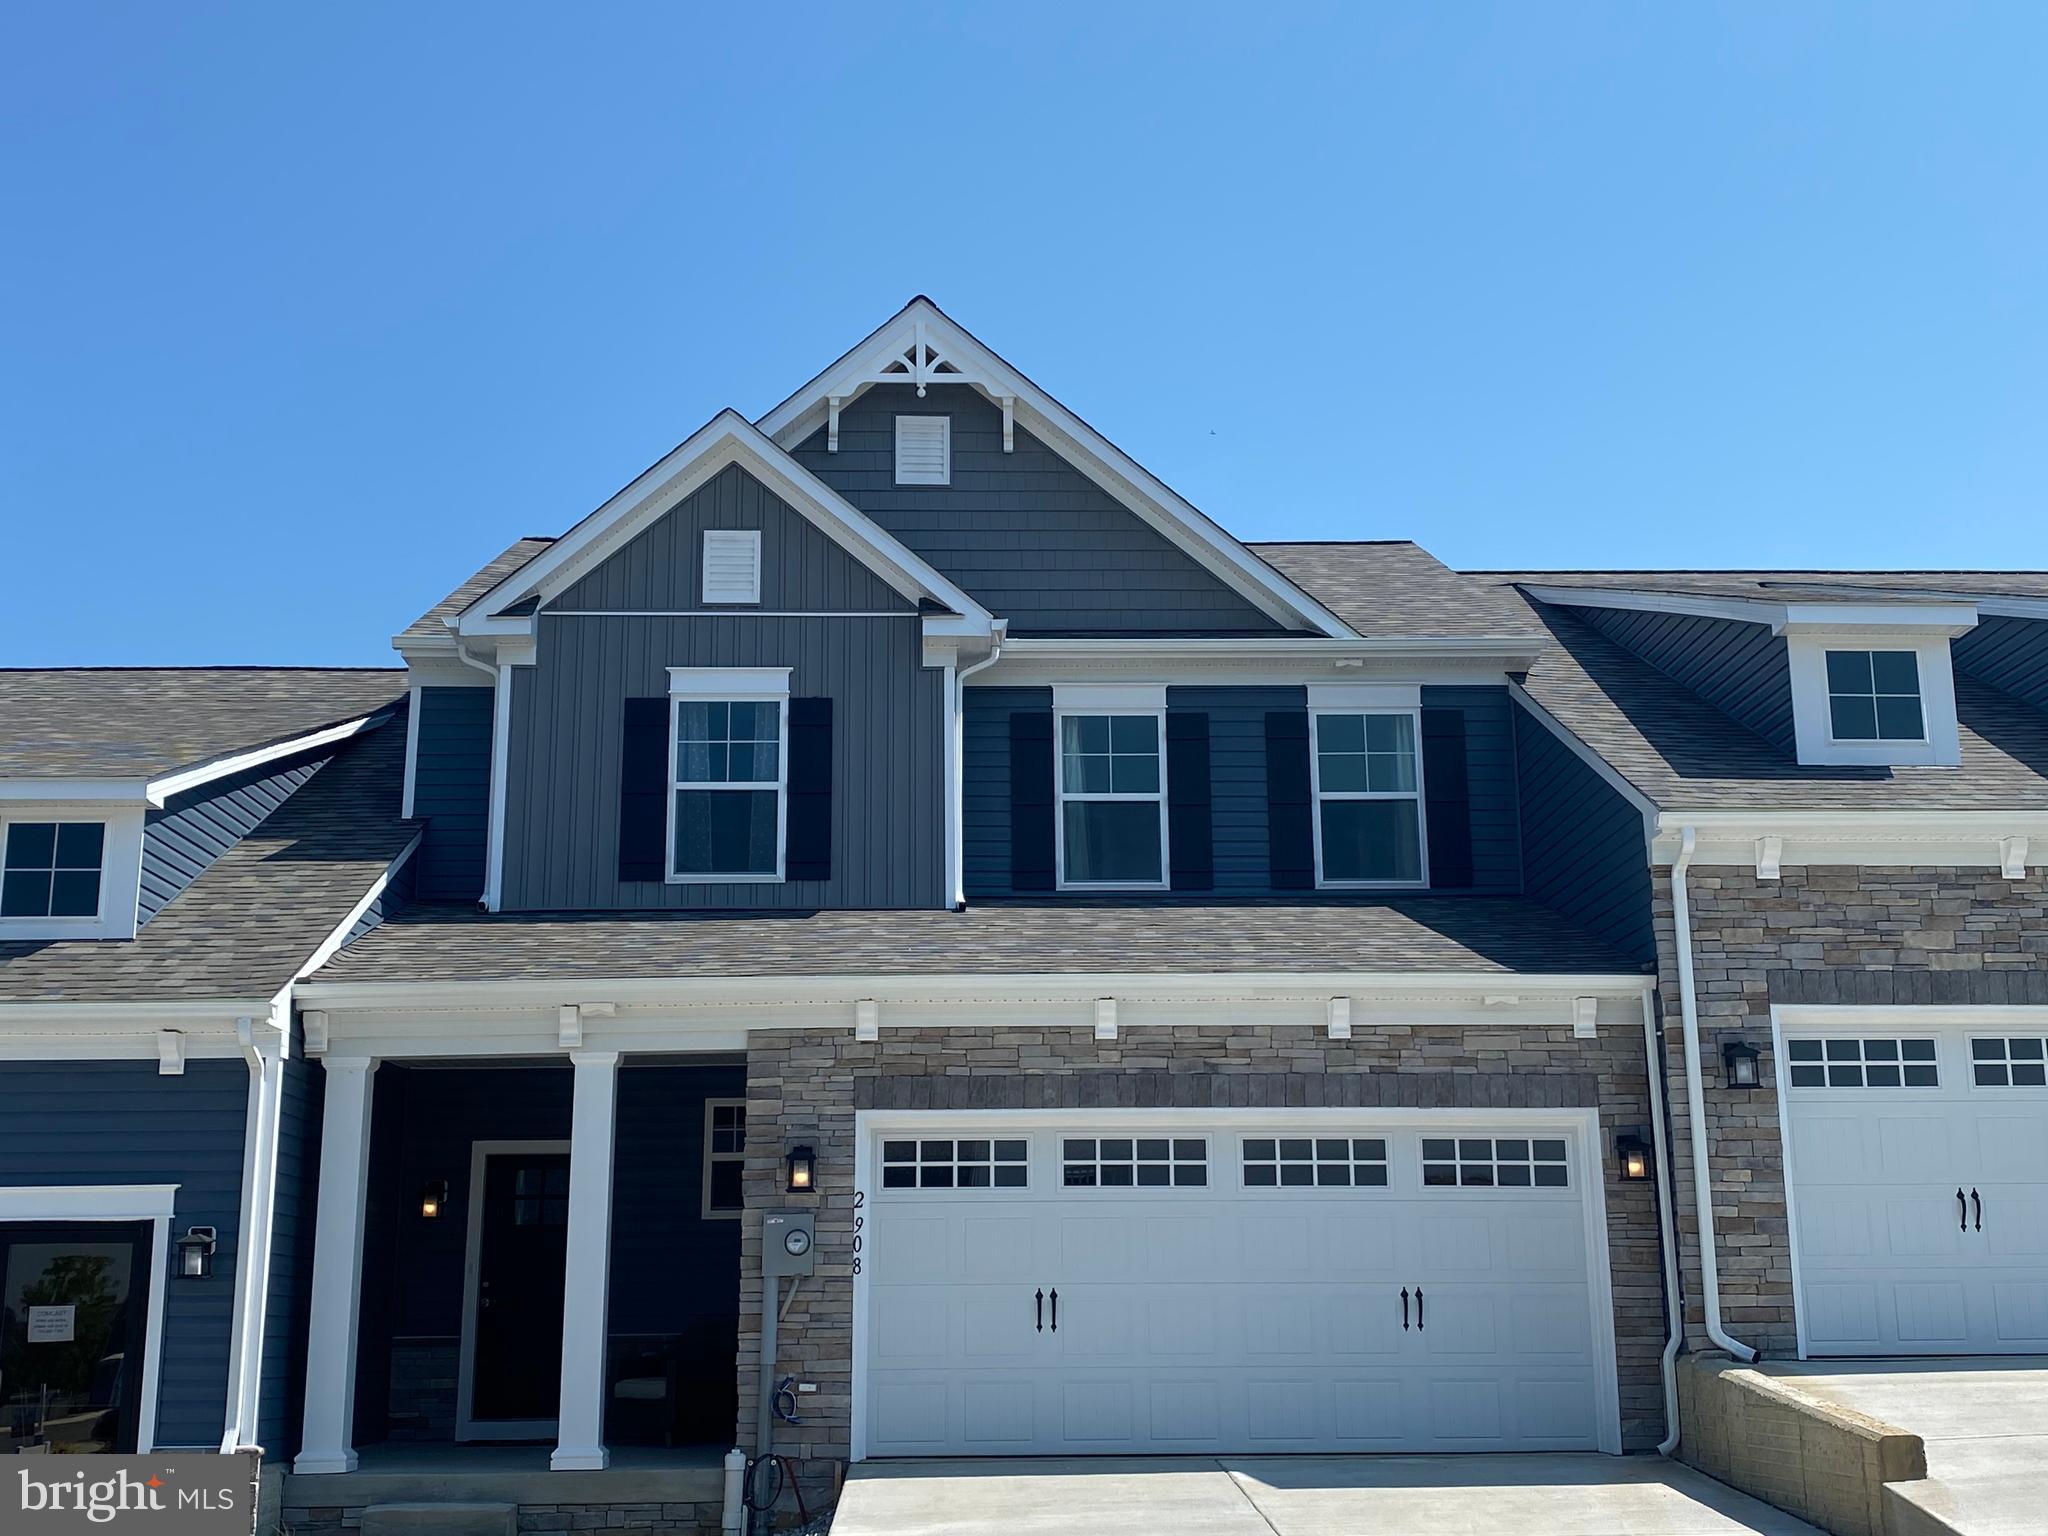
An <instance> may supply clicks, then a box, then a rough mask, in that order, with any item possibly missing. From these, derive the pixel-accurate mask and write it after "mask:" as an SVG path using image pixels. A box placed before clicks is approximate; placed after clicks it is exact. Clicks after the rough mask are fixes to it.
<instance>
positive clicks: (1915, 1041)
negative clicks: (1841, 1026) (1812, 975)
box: [1785, 1036, 1941, 1088]
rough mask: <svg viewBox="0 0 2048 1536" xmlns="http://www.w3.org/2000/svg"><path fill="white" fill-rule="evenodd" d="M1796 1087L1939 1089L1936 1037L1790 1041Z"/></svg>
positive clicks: (1788, 1051) (1788, 1062) (1789, 1074)
mask: <svg viewBox="0 0 2048 1536" xmlns="http://www.w3.org/2000/svg"><path fill="white" fill-rule="evenodd" d="M1785 1059H1786V1075H1787V1077H1788V1078H1789V1079H1790V1081H1791V1085H1792V1086H1793V1087H1794V1088H1938V1087H1940V1086H1941V1068H1940V1065H1939V1063H1938V1062H1937V1060H1936V1056H1935V1048H1934V1041H1933V1040H1932V1039H1931V1038H1906V1039H1901V1038H1897V1037H1891V1036H1884V1037H1861V1036H1859V1037H1855V1038H1837V1039H1815V1038H1806V1039H1799V1040H1788V1041H1786V1042H1785Z"/></svg>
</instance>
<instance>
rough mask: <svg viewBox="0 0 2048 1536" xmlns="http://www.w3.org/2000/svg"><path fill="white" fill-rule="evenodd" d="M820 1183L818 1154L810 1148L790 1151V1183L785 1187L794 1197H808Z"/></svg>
mask: <svg viewBox="0 0 2048 1536" xmlns="http://www.w3.org/2000/svg"><path fill="white" fill-rule="evenodd" d="M817 1183H818V1154H817V1153H815V1152H813V1151H812V1150H811V1149H810V1148H809V1147H791V1148H790V1149H789V1182H788V1184H786V1185H784V1186H783V1187H784V1188H785V1189H787V1190H788V1191H789V1193H790V1194H792V1195H808V1194H809V1193H810V1192H811V1191H812V1190H813V1189H815V1188H816V1187H817Z"/></svg>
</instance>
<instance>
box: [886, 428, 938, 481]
mask: <svg viewBox="0 0 2048 1536" xmlns="http://www.w3.org/2000/svg"><path fill="white" fill-rule="evenodd" d="M906 421H936V422H938V423H939V424H940V427H941V429H942V430H941V432H940V434H939V435H940V440H941V451H942V453H943V454H944V457H945V466H944V467H943V468H942V469H941V470H940V471H939V478H938V479H936V480H906V479H904V478H903V452H902V447H901V443H902V437H903V423H904V422H906ZM889 454H890V471H891V475H892V477H893V479H894V480H895V483H896V484H898V485H942V486H943V485H951V484H952V483H953V418H952V416H951V415H949V414H947V413H944V412H940V411H903V412H899V413H898V414H897V416H896V418H895V420H894V423H893V424H892V426H891V427H890V431H889Z"/></svg>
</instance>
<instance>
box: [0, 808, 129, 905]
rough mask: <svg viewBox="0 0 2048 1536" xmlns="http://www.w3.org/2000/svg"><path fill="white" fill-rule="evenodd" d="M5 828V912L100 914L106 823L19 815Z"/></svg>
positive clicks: (0, 872) (0, 875) (1, 893)
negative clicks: (23, 818)
mask: <svg viewBox="0 0 2048 1536" xmlns="http://www.w3.org/2000/svg"><path fill="white" fill-rule="evenodd" d="M4 830H5V833H6V836H5V839H4V855H0V857H4V861H5V863H4V869H0V917H30V918H35V917H79V918H96V917H98V916H99V914H100V870H101V866H102V864H103V862H104V860H105V857H106V841H107V828H106V823H104V822H99V821H15V822H9V823H8V824H7V825H6V827H5V829H4Z"/></svg>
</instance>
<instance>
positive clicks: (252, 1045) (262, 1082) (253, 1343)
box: [220, 987, 291, 1455]
mask: <svg viewBox="0 0 2048 1536" xmlns="http://www.w3.org/2000/svg"><path fill="white" fill-rule="evenodd" d="M290 993H291V989H290V988H289V987H287V988H286V989H285V991H284V993H283V994H281V997H282V998H283V999H284V1000H285V1004H284V1005H285V1006H286V1007H287V1008H289V1006H290V1003H289V998H290ZM277 1006H278V1005H277V1003H275V1002H273V1003H272V1005H271V1020H270V1022H271V1023H272V1024H273V1025H275V1023H276V1017H277ZM235 1033H236V1038H237V1041H238V1043H239V1044H240V1045H241V1048H242V1056H243V1059H244V1060H245V1062H246V1063H247V1065H248V1068H249V1095H250V1100H251V1104H250V1115H249V1126H248V1133H249V1136H250V1138H251V1140H250V1144H249V1153H248V1155H247V1156H246V1157H245V1158H244V1160H243V1177H244V1178H245V1179H246V1180H247V1181H248V1183H249V1186H250V1187H249V1189H248V1190H247V1191H246V1192H245V1194H244V1198H243V1201H242V1230H241V1233H240V1236H239V1238H238V1241H237V1244H236V1246H237V1247H238V1248H239V1249H240V1251H241V1256H240V1260H239V1271H238V1273H237V1275H236V1277H235V1324H234V1330H235V1331H234V1341H235V1342H234V1348H233V1349H232V1351H231V1354H232V1356H233V1362H232V1363H233V1370H232V1373H231V1374H232V1376H233V1378H234V1379H233V1380H231V1381H230V1382H229V1391H230V1396H229V1400H228V1402H229V1413H228V1417H227V1422H226V1424H225V1425H224V1426H223V1429H222V1433H221V1447H220V1448H221V1452H222V1454H223V1455H225V1454H229V1453H231V1452H234V1451H237V1450H242V1449H245V1448H248V1447H252V1446H255V1445H256V1444H258V1440H257V1414H258V1407H259V1403H260V1399H261V1384H262V1379H263V1332H264V1323H265V1320H266V1318H267V1316H268V1313H269V1301H270V1297H269V1290H270V1257H271V1238H272V1235H273V1229H274V1227H275V1225H276V1214H277V1153H278V1139H279V1134H280V1129H281V1127H280V1116H281V1111H282V1107H283V1090H284V1083H283V1076H284V1062H283V1053H282V1052H281V1051H280V1052H279V1053H278V1054H277V1055H275V1056H273V1055H271V1054H270V1053H268V1052H266V1051H265V1050H264V1049H263V1047H262V1046H261V1045H259V1044H258V1043H257V1034H256V1021H255V1020H254V1019H249V1018H243V1019H237V1020H236V1021H235Z"/></svg>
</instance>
